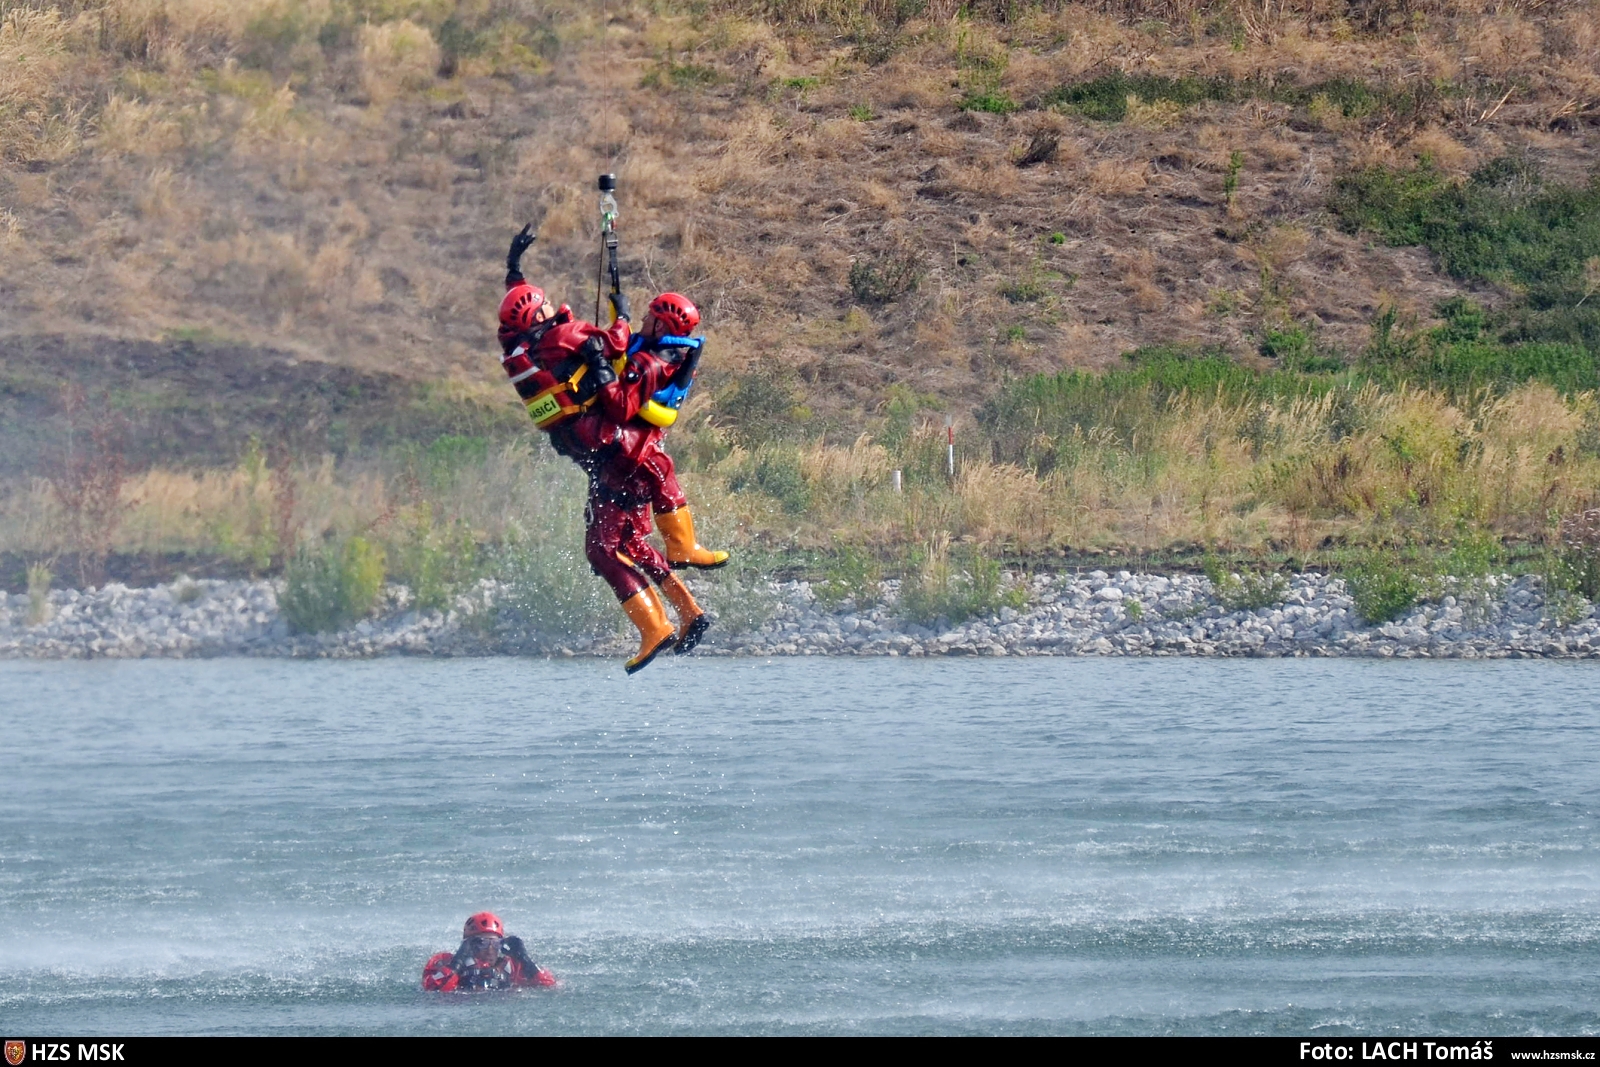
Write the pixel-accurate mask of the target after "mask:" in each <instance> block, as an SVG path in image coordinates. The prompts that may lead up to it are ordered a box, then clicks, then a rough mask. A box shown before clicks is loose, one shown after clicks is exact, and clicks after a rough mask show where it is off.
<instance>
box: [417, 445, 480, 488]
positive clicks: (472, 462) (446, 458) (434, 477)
mask: <svg viewBox="0 0 1600 1067" xmlns="http://www.w3.org/2000/svg"><path fill="white" fill-rule="evenodd" d="M488 458H489V439H488V438H487V437H478V436H466V435H462V434H445V435H443V436H441V437H437V438H435V439H434V440H433V442H432V443H431V444H429V445H428V447H427V448H426V449H424V450H423V452H422V453H421V455H420V456H419V457H418V466H419V467H420V468H421V470H420V473H421V475H422V480H423V481H424V483H425V484H426V485H427V486H428V488H430V489H433V490H436V491H442V490H446V489H449V488H450V487H451V486H453V485H455V483H456V481H457V480H458V479H459V478H460V477H461V474H462V472H464V471H466V470H468V469H469V468H473V467H482V466H483V465H484V463H485V462H487V460H488Z"/></svg>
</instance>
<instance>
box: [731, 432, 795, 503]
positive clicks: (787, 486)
mask: <svg viewBox="0 0 1600 1067" xmlns="http://www.w3.org/2000/svg"><path fill="white" fill-rule="evenodd" d="M728 488H729V489H730V490H732V491H733V492H735V493H739V492H745V491H747V490H750V489H755V490H757V491H759V492H761V493H764V494H766V495H767V496H769V497H771V498H772V499H774V500H776V501H777V502H778V503H779V504H780V505H781V506H782V507H783V510H784V511H786V512H788V513H789V514H791V515H801V514H804V513H805V511H806V510H807V509H808V508H810V507H811V501H812V493H811V486H810V485H809V484H808V483H807V482H806V477H805V472H804V471H802V470H801V469H800V452H799V450H798V449H796V448H795V447H793V446H792V445H778V444H770V445H763V446H762V447H761V448H759V449H757V450H756V451H755V452H754V453H753V454H752V455H750V456H748V457H746V459H745V461H744V462H743V463H742V464H740V465H739V467H738V468H737V469H736V470H734V471H733V472H732V474H731V475H730V476H729V478H728Z"/></svg>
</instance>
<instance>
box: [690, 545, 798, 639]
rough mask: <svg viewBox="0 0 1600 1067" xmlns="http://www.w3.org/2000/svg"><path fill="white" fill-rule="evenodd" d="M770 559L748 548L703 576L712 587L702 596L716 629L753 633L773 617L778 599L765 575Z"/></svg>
mask: <svg viewBox="0 0 1600 1067" xmlns="http://www.w3.org/2000/svg"><path fill="white" fill-rule="evenodd" d="M773 563H774V561H772V560H769V559H763V558H762V557H761V556H760V555H759V554H756V553H753V552H751V551H749V550H747V551H744V552H740V553H739V554H738V555H736V556H735V557H734V561H733V562H731V563H729V564H728V566H726V567H718V568H717V569H716V570H714V571H710V572H709V573H708V574H707V575H706V576H705V577H706V581H707V582H708V584H709V585H710V587H711V588H710V591H709V593H707V594H706V595H705V596H703V597H702V598H701V599H702V601H703V606H704V607H705V609H706V610H707V611H709V612H710V613H711V616H712V618H713V619H715V620H716V627H717V629H718V630H720V631H722V632H724V633H728V634H747V633H754V632H755V631H757V630H759V629H761V628H762V627H763V626H765V625H766V624H767V623H768V622H770V621H772V617H773V615H775V614H777V611H778V603H779V601H778V595H777V593H775V592H774V591H773V588H772V583H771V582H770V581H769V580H768V578H767V575H768V574H769V573H770V572H771V570H772V565H773Z"/></svg>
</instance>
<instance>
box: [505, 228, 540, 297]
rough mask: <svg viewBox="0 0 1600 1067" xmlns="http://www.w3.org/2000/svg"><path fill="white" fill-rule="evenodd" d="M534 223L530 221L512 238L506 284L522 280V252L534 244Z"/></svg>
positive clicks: (507, 258)
mask: <svg viewBox="0 0 1600 1067" xmlns="http://www.w3.org/2000/svg"><path fill="white" fill-rule="evenodd" d="M533 242H534V236H533V223H531V222H530V223H528V224H527V225H526V226H524V227H523V228H522V231H521V232H520V233H518V234H517V235H516V236H515V237H513V238H511V250H510V251H509V252H507V253H506V284H507V285H515V284H517V283H518V282H520V281H522V280H523V278H522V253H524V252H526V251H527V250H528V246H529V245H531V244H533Z"/></svg>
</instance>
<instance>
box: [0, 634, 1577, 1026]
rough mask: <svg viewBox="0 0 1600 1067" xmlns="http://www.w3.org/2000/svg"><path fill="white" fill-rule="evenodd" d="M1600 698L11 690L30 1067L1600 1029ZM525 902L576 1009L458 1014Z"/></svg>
mask: <svg viewBox="0 0 1600 1067" xmlns="http://www.w3.org/2000/svg"><path fill="white" fill-rule="evenodd" d="M1597 683H1600V670H1597V669H1596V668H1595V667H1592V666H1589V665H1587V664H1554V663H1540V662H1505V661H1499V662H1490V663H1428V662H1416V661H1408V662H1385V661H1364V660H1349V659H1343V660H1247V661H1219V660H1194V659H1148V660H1100V659H1030V660H982V661H979V660H970V659H969V660H959V659H941V660H918V661H906V660H883V659H872V660H864V659H822V658H806V659H787V660H776V661H771V662H768V661H753V660H693V659H691V660H687V661H674V662H669V663H662V664H660V665H657V666H652V667H651V668H650V669H649V670H648V671H645V672H643V673H641V674H639V675H637V676H636V677H634V678H632V679H628V678H625V677H624V676H623V674H622V672H621V670H620V669H619V668H618V667H617V666H616V665H615V664H608V663H595V662H577V661H568V662H553V663H552V662H544V661H537V660H532V661H529V660H511V659H496V660H455V661H429V660H397V659H387V660H379V661H368V662H295V661H280V660H211V661H188V662H185V661H162V662H156V661H149V662H116V663H113V662H105V661H100V662H89V663H83V662H75V663H32V662H5V663H0V739H3V742H4V744H3V750H4V760H5V765H4V768H3V770H0V776H3V788H0V967H3V969H4V973H5V974H6V976H7V980H6V982H5V983H4V984H3V985H0V1019H3V1020H4V1021H5V1029H7V1030H8V1031H11V1032H17V1033H33V1034H68V1033H71V1034H75V1035H76V1034H94V1033H116V1034H128V1035H131V1034H147V1033H260V1034H265V1033H430V1034H431V1033H550V1032H560V1033H627V1032H646V1033H683V1032H694V1033H791V1032H804V1033H862V1032H865V1033H966V1032H978V1033H1118V1034H1122V1033H1136V1034H1144V1033H1180V1034H1212V1033H1227V1034H1239V1033H1268V1034H1277V1033H1297V1034H1314V1035H1337V1034H1342V1033H1364V1034H1386V1033H1399V1034H1450V1033H1465V1034H1525V1033H1557V1034H1595V1033H1600V710H1597V705H1600V701H1597V699H1596V692H1597ZM484 908H490V909H493V910H495V911H497V912H498V913H499V914H500V916H501V917H502V918H503V919H505V921H506V923H507V925H508V927H509V928H510V929H511V930H512V932H515V933H519V934H521V935H522V936H523V937H524V938H525V939H526V940H527V941H528V942H529V944H530V946H531V947H532V948H533V951H534V954H535V956H536V957H537V958H539V959H540V960H541V962H543V963H544V964H545V965H547V966H549V967H551V968H553V969H554V970H555V971H556V973H557V974H558V975H559V976H560V977H561V979H562V983H563V984H562V986H561V988H559V989H557V990H554V991H547V992H546V991H529V992H520V993H513V994H488V995H482V996H477V997H466V996H442V995H433V994H424V993H422V992H420V991H419V989H418V973H419V969H420V966H421V964H422V961H423V960H424V959H425V958H426V957H427V956H428V955H429V954H430V953H432V952H434V951H438V950H441V949H453V948H454V947H455V944H456V940H457V938H458V935H459V930H460V926H461V922H462V920H463V919H464V918H465V917H466V915H467V914H468V913H470V912H473V911H478V910H480V909H484Z"/></svg>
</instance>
